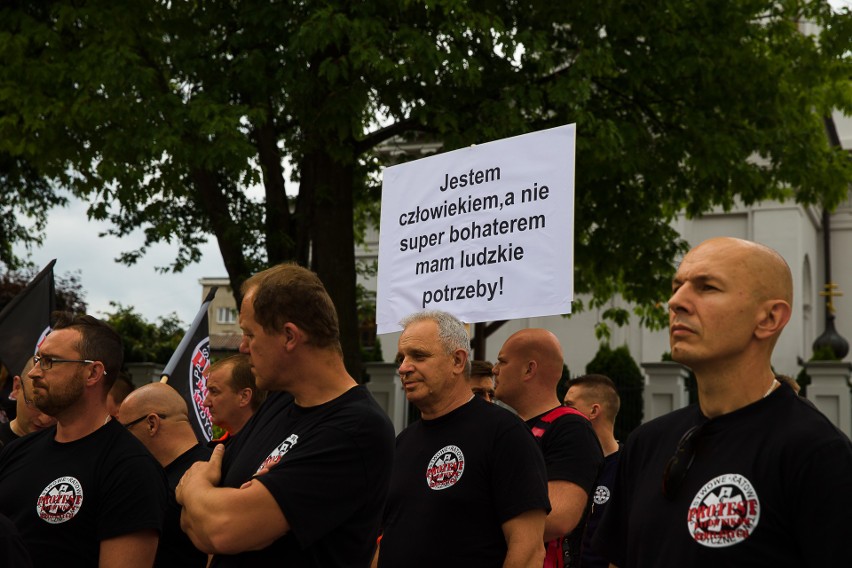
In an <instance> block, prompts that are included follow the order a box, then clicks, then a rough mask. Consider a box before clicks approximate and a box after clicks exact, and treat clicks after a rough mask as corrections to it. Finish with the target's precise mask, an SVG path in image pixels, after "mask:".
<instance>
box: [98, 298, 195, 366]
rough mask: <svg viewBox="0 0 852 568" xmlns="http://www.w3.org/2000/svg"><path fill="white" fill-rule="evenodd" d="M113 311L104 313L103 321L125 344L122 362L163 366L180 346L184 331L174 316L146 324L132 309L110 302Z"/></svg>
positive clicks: (170, 315) (175, 315) (131, 307)
mask: <svg viewBox="0 0 852 568" xmlns="http://www.w3.org/2000/svg"><path fill="white" fill-rule="evenodd" d="M110 306H112V308H113V310H114V311H112V312H108V313H106V314H105V316H106V321H107V323H109V324H110V325H111V326H112V327H113V328H114V329H115V331H116V332H118V334H119V335H120V336H121V339H122V341H123V342H124V362H125V363H141V362H154V363H162V364H164V365H165V364H166V363H168V362H169V359H170V358H171V356H172V354H173V353H174V352H175V350H176V349H177V347H178V345H179V344H180V340H181V339H182V338H183V335H184V332H185V331H186V329H185V327H184V325H183V323H182V322H181V321H180V318H178V316H177V314H175V313H172V314H169V315H167V316H163V317H160V318H158V322H157V323H151V322H149V321H147V320H146V319H145V318H144V317H143V316H142V315H141V314H139V313H138V312H137V311H136V310H135V309H134V308H133V306H123V305H121V304H119V303H116V302H110Z"/></svg>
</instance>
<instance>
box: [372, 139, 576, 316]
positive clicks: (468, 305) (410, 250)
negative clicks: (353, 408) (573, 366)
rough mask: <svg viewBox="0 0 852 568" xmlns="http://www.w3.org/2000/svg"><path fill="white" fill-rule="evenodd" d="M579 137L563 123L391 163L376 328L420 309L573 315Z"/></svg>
mask: <svg viewBox="0 0 852 568" xmlns="http://www.w3.org/2000/svg"><path fill="white" fill-rule="evenodd" d="M575 145H576V125H573V124H569V125H566V126H560V127H558V128H552V129H549V130H543V131H539V132H534V133H531V134H525V135H522V136H516V137H513V138H506V139H503V140H497V141H494V142H489V143H487V144H482V145H478V146H473V147H470V148H462V149H460V150H455V151H453V152H447V153H444V154H439V155H436V156H430V157H427V158H423V159H421V160H416V161H413V162H408V163H405V164H400V165H398V166H393V167H390V168H387V169H386V170H385V171H384V175H383V181H382V214H381V224H380V233H379V272H378V294H377V305H376V309H377V313H376V320H377V324H378V333H389V332H392V331H398V330H399V329H400V326H399V321H400V320H401V319H402V318H403V317H405V316H407V315H409V314H411V313H413V312H416V311H421V310H432V309H435V310H442V311H446V312H450V313H452V314H453V315H455V316H456V317H458V318H459V319H461V320H462V321H465V322H468V323H473V322H481V321H493V320H502V319H514V318H522V317H535V316H545V315H555V314H567V313H570V312H571V300H572V299H573V296H574V268H573V267H574V257H573V255H574V154H575Z"/></svg>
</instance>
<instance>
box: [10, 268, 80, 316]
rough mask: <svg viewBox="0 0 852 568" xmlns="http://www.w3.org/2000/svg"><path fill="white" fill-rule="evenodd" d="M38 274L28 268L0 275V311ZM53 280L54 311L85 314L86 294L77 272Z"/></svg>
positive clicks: (55, 277) (34, 269)
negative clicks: (54, 291)
mask: <svg viewBox="0 0 852 568" xmlns="http://www.w3.org/2000/svg"><path fill="white" fill-rule="evenodd" d="M38 273H39V270H38V269H36V268H33V267H29V268H23V269H21V270H13V271H9V272H4V273H2V274H0V310H2V309H3V308H4V307H6V304H8V303H9V302H10V301H12V299H13V298H14V297H15V296H17V295H18V294H19V293H20V292H21V291H22V290H23V289H24V288H26V287H27V284H29V283H30V281H31V280H32V279H33V278H35V277H36V275H37V274H38ZM54 279H55V288H56V309H57V310H62V311H67V312H73V313H76V314H84V313H86V294H85V293H84V292H83V285H82V284H80V274H79V273H77V272H66V273H65V274H64V275H62V276H59V275H55V274H54Z"/></svg>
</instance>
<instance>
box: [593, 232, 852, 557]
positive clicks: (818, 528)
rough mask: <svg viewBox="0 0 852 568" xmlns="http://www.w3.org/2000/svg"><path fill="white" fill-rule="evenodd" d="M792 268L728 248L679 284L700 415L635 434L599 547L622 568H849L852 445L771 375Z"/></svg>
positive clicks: (747, 246)
mask: <svg viewBox="0 0 852 568" xmlns="http://www.w3.org/2000/svg"><path fill="white" fill-rule="evenodd" d="M792 297H793V285H792V276H791V273H790V268H789V267H788V266H787V263H786V262H785V261H784V259H783V258H782V257H781V256H780V255H779V254H778V253H777V252H775V251H774V250H772V249H770V248H768V247H765V246H763V245H759V244H756V243H752V242H748V241H743V240H739V239H732V238H715V239H711V240H708V241H705V242H703V243H701V244H700V245H698V246H697V247H695V248H694V249H692V250H691V251H689V253H688V254H687V255H686V256H685V257H684V259H683V261H682V262H681V264H680V267H679V268H678V270H677V273H676V274H675V277H674V279H673V281H672V296H671V298H670V299H669V306H668V307H669V339H670V344H671V351H672V358H673V359H674V360H675V361H678V362H680V363H682V364H684V365H687V366H689V367H690V368H691V369H692V370H693V372H694V373H695V378H696V382H697V383H698V404H697V405H692V406H689V407H687V408H684V409H681V410H676V411H674V412H671V413H669V414H667V415H665V416H662V417H660V418H657V419H655V420H652V421H650V422H648V423H646V424H643V425H642V426H640V427H639V428H637V429H636V430H635V431H634V432H633V434H631V436H630V438H629V439H628V441H627V443H626V444H625V447H624V449H623V450H622V452H621V454H622V456H621V458H620V462H619V468H618V472H617V474H616V482H615V489H614V491H613V495H612V499H611V501H610V504H609V507H608V510H607V512H606V514H605V515H604V519H603V521H602V523H601V525H600V527H599V528H598V530H597V533H596V535H595V539H594V541H593V545H594V546H595V547H596V548H597V549H598V550H600V551H601V552H602V553H603V554H604V555H605V556H607V558H608V559H609V561H610V563H612V564H613V565H616V566H691V567H697V568H701V567H705V566H706V567H713V568H718V567H719V566H772V567H787V566H789V567H793V566H796V567H801V566H849V565H852V545H850V543H852V540H850V539H849V529H848V525H847V522H848V512H849V511H850V510H852V444H850V441H849V438H847V437H846V436H845V435H844V434H843V433H841V432H840V431H839V430H837V428H835V427H834V426H833V425H832V424H831V423H830V422H829V421H828V419H827V418H826V417H825V416H823V415H822V414H821V413H820V412H819V411H818V410H816V408H814V407H813V405H811V404H810V403H809V402H808V401H806V400H805V399H802V398H800V397H798V396H796V394H795V393H794V392H793V390H792V389H791V388H790V387H789V385H787V384H785V383H783V382H781V381H779V380H778V378H777V377H776V376H775V374H774V372H773V370H772V367H771V365H770V358H771V356H772V350H773V348H774V347H775V344H776V342H777V341H778V337H779V335H780V334H781V331H782V330H783V329H784V326H785V325H786V324H787V322H788V321H789V320H790V316H791V311H792V307H791V306H792Z"/></svg>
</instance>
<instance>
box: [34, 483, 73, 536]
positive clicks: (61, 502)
mask: <svg viewBox="0 0 852 568" xmlns="http://www.w3.org/2000/svg"><path fill="white" fill-rule="evenodd" d="M82 506H83V486H82V485H80V482H79V481H77V479H76V478H74V477H60V478H59V479H56V480H55V481H52V482H50V484H48V486H47V487H45V488H44V491H42V492H41V495H39V496H38V501H37V502H36V514H38V517H39V518H40V519H41V520H43V521H46V522H48V523H50V524H52V525H58V524H60V523H64V522H65V521H70V520H71V519H73V518H74V516H75V515H76V514H77V513H78V512H79V511H80V507H82Z"/></svg>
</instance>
